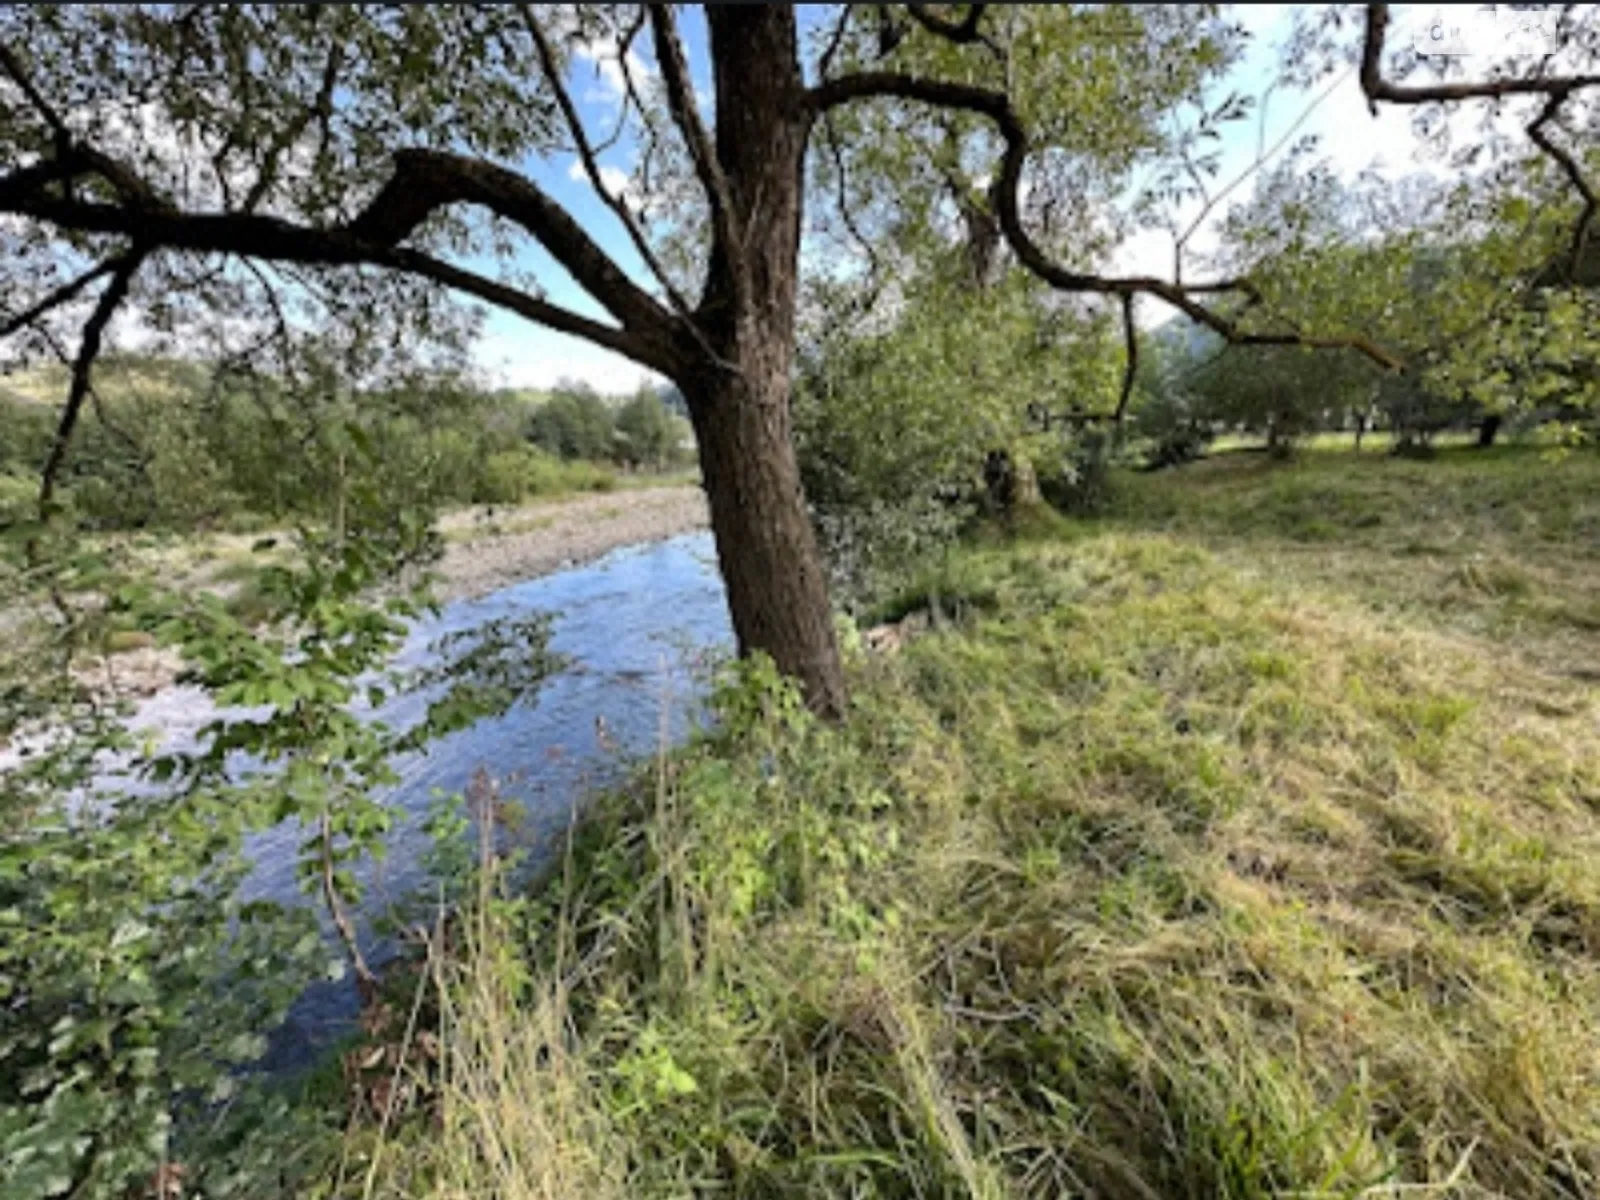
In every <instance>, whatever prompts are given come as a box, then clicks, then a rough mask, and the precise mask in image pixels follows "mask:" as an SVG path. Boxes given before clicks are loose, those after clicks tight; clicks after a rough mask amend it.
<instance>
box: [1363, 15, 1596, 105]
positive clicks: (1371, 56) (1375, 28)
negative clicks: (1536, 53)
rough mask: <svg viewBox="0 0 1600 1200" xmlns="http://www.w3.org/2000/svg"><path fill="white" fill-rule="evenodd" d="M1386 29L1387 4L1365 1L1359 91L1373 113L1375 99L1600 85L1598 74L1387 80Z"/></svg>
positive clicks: (1478, 96) (1550, 91)
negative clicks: (1415, 82) (1453, 80)
mask: <svg viewBox="0 0 1600 1200" xmlns="http://www.w3.org/2000/svg"><path fill="white" fill-rule="evenodd" d="M1388 32H1389V6H1388V5H1387V4H1369V5H1367V28H1366V39H1365V41H1364V42H1363V44H1362V48H1361V91H1362V93H1363V94H1364V95H1365V96H1366V97H1367V104H1368V106H1369V107H1370V108H1371V110H1372V113H1373V115H1374V116H1376V115H1377V112H1378V101H1379V100H1387V101H1389V102H1390V103H1392V104H1427V103H1429V102H1430V101H1435V100H1493V99H1498V98H1499V97H1502V96H1551V95H1555V94H1556V93H1558V92H1560V93H1567V94H1570V93H1571V92H1573V91H1576V90H1577V89H1578V88H1584V87H1594V86H1596V85H1600V75H1567V76H1558V75H1556V76H1531V77H1528V78H1523V79H1487V80H1481V81H1478V82H1475V83H1439V84H1430V85H1425V86H1421V87H1417V86H1411V85H1406V84H1400V83H1391V82H1390V81H1388V80H1387V79H1385V78H1384V77H1383V43H1384V39H1385V37H1386V36H1387V35H1388Z"/></svg>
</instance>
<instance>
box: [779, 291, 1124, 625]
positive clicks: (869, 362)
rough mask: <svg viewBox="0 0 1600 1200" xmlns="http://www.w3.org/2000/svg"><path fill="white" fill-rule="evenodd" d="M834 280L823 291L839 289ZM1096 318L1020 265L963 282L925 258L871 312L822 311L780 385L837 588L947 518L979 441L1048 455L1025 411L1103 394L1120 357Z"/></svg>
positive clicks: (976, 477)
mask: <svg viewBox="0 0 1600 1200" xmlns="http://www.w3.org/2000/svg"><path fill="white" fill-rule="evenodd" d="M848 301H849V297H848V296H825V297H823V298H822V303H823V304H824V305H845V304H846V303H848ZM1109 337H1110V334H1109V330H1108V328H1107V327H1106V325H1105V323H1104V322H1103V321H1098V320H1095V319H1094V318H1092V317H1088V316H1085V315H1083V314H1080V313H1077V312H1075V311H1073V310H1071V309H1068V308H1065V307H1063V306H1061V305H1059V304H1057V303H1055V302H1054V301H1053V298H1052V297H1051V296H1050V294H1049V293H1048V292H1045V291H1043V290H1042V289H1040V288H1039V287H1038V285H1036V284H1034V283H1032V282H1031V281H1029V280H1028V279H1027V277H1026V276H1025V275H1023V274H1022V273H1021V272H1010V273H1008V274H1007V275H1006V276H1005V277H1004V278H1003V279H1002V280H1000V281H999V282H997V283H996V284H995V285H994V286H993V287H991V288H987V289H983V290H981V291H980V290H975V289H973V288H972V287H971V286H970V284H969V283H968V282H966V281H965V280H964V279H963V278H962V277H961V275H960V271H959V268H958V267H957V268H952V267H951V265H950V264H945V266H944V267H943V268H939V269H935V268H930V271H929V273H928V276H927V277H926V278H925V279H924V280H923V281H921V282H920V283H919V284H918V285H917V286H915V287H911V286H908V287H907V288H906V289H905V290H904V294H903V296H902V298H901V302H900V304H899V306H898V310H897V311H895V312H894V314H893V319H892V321H891V320H889V319H887V318H886V319H884V320H883V321H881V322H880V323H879V327H878V328H876V329H874V328H872V327H870V326H869V327H867V328H862V327H861V326H860V325H859V324H856V325H841V326H837V327H830V326H823V327H822V328H819V329H818V330H816V331H815V335H814V338H813V340H812V341H810V342H809V343H808V344H807V345H806V347H805V350H804V353H803V355H802V360H801V374H800V380H799V384H798V386H797V389H796V396H795V436H796V440H797V443H798V454H799V456H800V466H801V476H802V479H803V480H804V483H805V487H806V496H807V498H808V500H809V501H810V503H811V505H812V508H813V511H814V513H815V514H816V519H817V522H818V524H819V527H820V528H821V530H822V533H823V537H824V543H825V546H826V547H827V549H828V553H829V557H830V560H831V562H832V563H833V565H834V569H835V571H836V574H838V576H839V582H840V584H841V585H842V586H843V587H844V592H845V594H846V595H847V596H848V595H849V593H850V592H851V591H852V590H859V589H860V588H861V587H862V586H864V585H865V584H866V580H867V576H869V575H870V574H872V573H873V572H875V571H883V570H890V571H892V570H894V569H897V568H900V567H903V566H904V565H905V564H906V563H907V562H909V561H911V558H912V557H913V556H915V555H918V554H920V553H922V552H923V551H924V550H925V549H926V548H928V547H931V546H936V545H938V544H940V543H941V542H943V541H948V539H949V537H950V536H951V535H952V534H953V533H954V532H955V531H956V530H957V529H958V528H959V527H960V523H961V522H962V521H963V520H964V519H965V516H966V515H968V514H969V513H970V512H971V509H972V506H973V504H974V502H975V500H976V498H977V496H978V494H979V493H980V491H981V488H982V480H983V467H984V462H985V459H986V458H987V456H988V455H989V453H990V452H991V451H994V450H1004V451H1006V452H1008V453H1009V454H1010V456H1011V457H1012V458H1013V459H1015V460H1020V461H1023V462H1031V461H1034V460H1038V462H1039V465H1040V467H1041V469H1042V470H1051V471H1053V470H1054V469H1055V468H1056V466H1057V462H1056V459H1057V457H1058V456H1059V455H1060V454H1061V452H1062V451H1061V446H1060V443H1059V442H1058V440H1057V439H1056V438H1053V437H1040V436H1038V435H1037V425H1036V423H1035V422H1033V421H1032V420H1031V419H1030V417H1029V413H1030V411H1031V410H1034V409H1037V408H1043V409H1045V410H1047V411H1061V410H1065V409H1067V408H1069V407H1071V408H1076V409H1078V410H1080V411H1088V412H1105V411H1109V410H1110V409H1111V408H1112V407H1114V405H1115V403H1116V400H1115V395H1116V391H1115V389H1116V387H1117V372H1118V369H1119V364H1118V362H1117V361H1116V357H1115V351H1113V350H1112V349H1111V345H1110V341H1109Z"/></svg>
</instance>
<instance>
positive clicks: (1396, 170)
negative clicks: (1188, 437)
mask: <svg viewBox="0 0 1600 1200" xmlns="http://www.w3.org/2000/svg"><path fill="white" fill-rule="evenodd" d="M825 7H826V6H819V5H809V6H802V15H801V27H802V33H804V31H805V30H807V29H808V28H811V27H813V26H814V25H815V23H816V22H817V20H818V19H819V16H820V15H821V14H820V13H819V11H818V10H821V9H824V8H825ZM1479 7H1480V10H1482V9H1485V8H1492V7H1493V6H1479ZM1292 8H1293V6H1291V5H1281V4H1280V5H1251V6H1239V7H1238V8H1236V9H1235V10H1234V12H1233V15H1234V17H1235V18H1236V19H1238V20H1240V21H1241V22H1242V23H1243V24H1244V25H1245V27H1246V28H1247V29H1248V30H1249V31H1250V33H1251V34H1252V41H1251V44H1250V46H1251V48H1250V50H1249V52H1248V53H1247V54H1246V56H1245V58H1244V60H1243V61H1242V62H1241V63H1240V64H1238V66H1237V67H1236V68H1235V69H1234V70H1233V72H1231V73H1230V75H1229V77H1228V79H1227V80H1226V82H1224V83H1223V84H1222V85H1221V87H1222V88H1223V89H1230V88H1231V89H1233V90H1237V91H1239V92H1241V93H1243V94H1245V95H1250V96H1255V97H1257V98H1258V99H1259V97H1261V96H1262V94H1263V93H1264V92H1266V91H1267V89H1268V88H1269V85H1270V84H1271V83H1272V81H1273V78H1274V76H1275V75H1276V71H1277V66H1278V60H1279V49H1280V46H1281V43H1282V41H1283V39H1284V38H1285V37H1286V36H1287V35H1288V32H1289V30H1290V28H1291V23H1292ZM1501 8H1502V9H1504V6H1501ZM1471 11H1472V10H1469V9H1466V8H1464V7H1462V6H1455V7H1452V8H1450V9H1448V10H1446V9H1441V8H1439V7H1437V6H1425V5H1407V6H1397V8H1396V12H1395V21H1394V25H1393V26H1392V29H1391V41H1390V45H1391V46H1396V45H1399V44H1401V43H1402V42H1408V41H1411V40H1412V39H1413V38H1416V37H1419V36H1423V35H1425V33H1426V32H1428V31H1432V30H1434V29H1435V28H1436V27H1437V26H1439V25H1440V23H1441V20H1442V21H1445V22H1448V29H1446V30H1444V32H1446V33H1447V34H1448V35H1449V36H1450V37H1452V38H1453V39H1455V40H1454V41H1453V42H1452V43H1451V45H1452V48H1453V49H1454V50H1455V51H1458V52H1464V53H1466V54H1467V55H1468V56H1469V57H1468V58H1467V60H1466V61H1467V62H1468V63H1469V64H1470V62H1471V61H1472V57H1473V56H1477V55H1479V54H1481V53H1483V52H1485V51H1488V50H1490V49H1492V48H1494V47H1496V46H1500V45H1503V44H1504V42H1503V38H1504V36H1505V35H1506V34H1507V32H1508V31H1507V29H1506V27H1505V25H1504V21H1503V18H1499V19H1500V22H1501V23H1500V24H1496V20H1497V18H1494V17H1491V16H1490V15H1489V14H1488V13H1487V12H1486V11H1479V12H1478V13H1477V14H1476V17H1475V19H1473V18H1472V17H1467V18H1465V19H1463V15H1464V14H1468V13H1470V12H1471ZM680 22H681V25H682V36H683V41H684V43H685V50H686V53H687V54H688V57H689V66H690V71H691V74H692V76H693V77H694V83H695V86H696V88H697V90H698V92H699V94H700V96H701V97H702V98H706V97H708V96H709V95H710V90H711V88H710V78H709V65H710V64H709V61H708V59H707V54H706V51H705V27H704V22H703V19H702V18H701V16H700V14H699V13H698V12H697V11H696V10H695V9H693V8H686V9H684V10H682V15H681V16H680ZM1535 32H1536V31H1535ZM1353 36H1358V34H1356V35H1353ZM646 40H647V39H644V38H641V39H640V44H641V46H643V44H644V42H645V41H646ZM633 66H634V69H635V72H636V76H638V77H643V76H644V75H646V74H648V73H649V72H650V71H651V63H650V57H649V54H648V51H647V50H641V51H640V52H639V54H638V57H637V58H636V59H635V61H634V64H633ZM571 88H572V91H573V93H574V98H575V99H576V100H577V102H578V105H579V108H580V110H581V112H582V116H583V118H584V120H585V122H586V124H587V126H588V128H590V129H591V130H597V129H598V130H603V131H609V129H610V128H611V126H612V124H613V123H614V121H615V119H616V115H617V113H618V111H619V105H620V103H621V97H622V89H621V73H620V71H619V70H618V67H617V65H616V61H615V58H614V54H612V53H611V52H609V51H608V50H607V48H604V47H599V46H594V47H589V48H587V50H586V52H585V53H583V54H580V55H578V56H577V57H576V58H575V60H574V63H573V68H572V81H571ZM1261 111H1262V110H1261V109H1259V108H1258V110H1257V111H1256V113H1254V114H1253V115H1252V116H1251V117H1250V118H1248V119H1246V120H1242V121H1237V122H1233V123H1230V124H1229V125H1227V126H1225V133H1224V137H1223V140H1222V143H1221V152H1222V169H1221V171H1220V172H1219V174H1218V177H1217V178H1218V180H1219V181H1220V182H1221V183H1224V184H1225V183H1227V182H1229V181H1230V180H1232V179H1233V178H1234V177H1235V176H1237V175H1239V174H1240V173H1242V172H1244V171H1246V170H1247V169H1249V168H1250V167H1251V166H1252V164H1253V162H1254V160H1255V159H1256V158H1257V155H1258V149H1259V148H1260V147H1261V146H1266V147H1271V146H1272V145H1273V144H1274V143H1275V142H1277V141H1278V140H1279V139H1280V137H1282V135H1283V134H1284V133H1285V131H1287V130H1289V129H1290V128H1291V127H1292V126H1294V127H1295V129H1294V134H1295V137H1299V136H1300V135H1304V134H1316V135H1318V136H1319V139H1320V143H1321V144H1320V150H1319V153H1320V154H1321V155H1323V156H1325V157H1326V158H1327V159H1328V160H1330V161H1331V162H1332V163H1333V165H1334V166H1335V167H1336V169H1337V170H1338V171H1339V173H1340V174H1341V175H1342V176H1344V177H1345V178H1347V179H1353V178H1354V177H1355V176H1357V175H1358V174H1360V173H1361V172H1363V171H1367V170H1371V171H1375V172H1377V173H1379V174H1381V175H1384V176H1388V177H1399V176H1401V175H1404V174H1407V173H1409V172H1411V171H1413V170H1417V169H1424V168H1426V166H1427V165H1428V155H1427V151H1426V148H1425V146H1424V144H1423V143H1422V141H1421V140H1420V139H1419V138H1418V137H1417V136H1416V135H1415V134H1414V133H1413V132H1412V119H1413V115H1414V114H1413V110H1412V109H1409V108H1406V107H1402V106H1396V105H1380V106H1379V110H1378V113H1377V115H1376V116H1374V115H1373V114H1372V113H1371V112H1370V111H1369V110H1368V107H1367V104H1366V100H1365V98H1364V97H1363V96H1362V95H1361V90H1360V87H1359V85H1358V83H1357V80H1356V77H1355V73H1354V71H1353V70H1352V71H1349V72H1347V73H1345V74H1344V75H1342V76H1339V77H1336V78H1335V79H1334V80H1333V81H1331V82H1329V83H1324V84H1323V85H1320V86H1319V87H1318V88H1317V89H1314V90H1313V91H1312V92H1311V93H1309V94H1307V93H1297V92H1291V91H1288V90H1286V89H1278V90H1276V91H1273V92H1271V94H1270V95H1269V96H1268V99H1267V103H1266V105H1265V106H1264V111H1265V120H1264V122H1263V121H1262V119H1261V115H1260V114H1261ZM1460 116H1461V118H1462V119H1463V120H1468V119H1471V114H1469V113H1465V112H1464V113H1462V114H1460ZM1297 123H1298V125H1297ZM1291 140H1292V139H1291ZM630 150H631V147H630V146H629V144H628V143H627V142H626V141H623V142H622V143H620V144H619V145H618V146H617V147H616V149H615V150H613V151H612V152H611V153H609V154H607V155H604V156H602V160H601V161H602V164H603V173H604V174H605V175H606V176H607V178H608V180H609V181H610V182H612V183H615V184H621V183H623V182H624V181H625V180H626V178H627V171H628V168H629V165H630V163H629V154H630ZM530 170H531V173H532V175H533V176H534V178H535V179H536V181H537V182H538V183H539V184H540V185H541V186H542V187H544V188H545V189H546V190H547V191H548V192H549V193H550V195H551V196H552V197H553V198H554V199H556V200H557V201H559V202H561V203H562V204H564V205H566V206H567V207H568V209H569V211H570V212H571V213H572V214H573V216H574V217H576V218H577V219H578V221H579V222H580V223H582V224H583V226H584V227H585V228H586V229H587V230H589V232H590V234H591V235H592V236H594V237H595V238H596V240H597V241H598V242H599V243H600V245H601V246H602V247H603V248H604V249H606V250H607V251H608V252H610V253H611V254H612V255H613V257H614V258H615V259H616V260H617V261H618V262H619V263H620V264H621V265H623V266H624V268H625V269H628V270H630V271H631V272H633V273H634V274H635V276H636V277H637V278H641V279H642V278H644V273H643V270H642V264H641V263H640V262H639V260H638V257H637V255H636V254H635V253H634V251H633V248H632V246H631V245H629V243H628V241H627V237H626V235H625V234H624V232H623V230H622V228H621V226H620V224H619V223H618V221H617V220H616V218H615V217H614V215H613V214H611V213H610V212H609V211H608V210H607V209H606V208H605V207H604V206H603V204H602V203H601V201H600V200H599V198H598V197H597V196H596V195H595V192H594V190H593V188H592V187H591V186H590V185H589V182H588V180H587V178H586V177H585V176H584V173H583V171H582V169H581V167H580V166H579V164H578V162H577V160H576V158H575V157H571V156H568V157H565V158H561V159H556V160H551V161H543V162H538V163H535V164H532V165H531V168H530ZM1250 190H1251V183H1250V181H1249V179H1248V178H1247V179H1246V180H1245V181H1244V182H1243V183H1241V184H1240V185H1239V186H1238V187H1237V188H1236V189H1235V191H1234V192H1233V193H1232V194H1231V196H1230V198H1229V200H1228V201H1225V202H1223V203H1220V204H1218V205H1217V206H1216V208H1215V209H1214V210H1213V212H1212V213H1211V215H1210V216H1209V218H1208V219H1207V222H1206V224H1205V226H1203V227H1202V230H1201V231H1200V232H1199V233H1198V234H1197V235H1196V236H1195V238H1194V239H1192V241H1191V242H1190V247H1191V249H1192V250H1193V251H1201V252H1203V251H1204V250H1205V249H1206V247H1207V245H1208V242H1209V244H1214V238H1208V236H1207V233H1208V231H1210V230H1214V229H1215V228H1216V227H1217V226H1218V224H1219V223H1220V221H1221V219H1222V218H1223V217H1224V216H1225V215H1226V212H1227V209H1228V207H1229V205H1230V204H1231V203H1232V201H1233V200H1235V199H1240V200H1242V199H1245V198H1247V197H1248V196H1249V194H1250ZM1192 211H1193V209H1192V208H1191V210H1190V212H1191V213H1192ZM1182 215H1183V217H1184V219H1185V221H1186V220H1187V219H1188V215H1189V214H1182ZM519 266H522V267H531V268H534V269H535V270H537V272H538V276H539V278H540V279H541V281H543V282H544V284H545V287H546V289H547V293H548V295H549V298H550V299H551V300H552V301H554V302H556V303H558V304H562V305H565V306H567V307H570V308H572V309H575V310H576V311H579V312H582V313H585V314H587V315H591V316H596V317H603V316H604V313H603V311H602V310H601V309H600V308H599V306H598V305H597V304H596V303H595V302H594V301H593V300H592V299H590V298H589V297H588V296H587V295H586V294H585V293H584V292H583V291H582V290H581V289H579V288H578V287H577V286H576V284H574V283H573V282H572V281H571V280H570V279H569V278H567V277H566V276H565V274H564V273H563V272H562V271H561V270H560V269H559V268H558V267H557V266H556V265H555V264H554V262H553V261H552V260H550V258H549V257H548V256H547V255H545V254H544V253H543V252H542V251H540V250H538V249H537V248H536V247H535V248H532V249H530V250H529V251H528V252H527V254H526V256H525V257H524V258H522V259H521V260H519ZM1102 269H1103V270H1105V271H1107V272H1115V273H1118V274H1153V275H1157V276H1160V277H1163V278H1170V277H1171V269H1172V237H1171V235H1170V234H1169V233H1167V232H1166V231H1164V230H1150V231H1144V232H1141V233H1139V234H1136V235H1135V236H1133V237H1132V238H1130V239H1129V240H1128V241H1127V242H1125V243H1124V244H1123V245H1122V246H1121V247H1120V248H1119V249H1118V250H1117V251H1116V252H1115V253H1114V254H1113V255H1112V256H1111V258H1110V259H1109V260H1108V261H1107V262H1106V263H1105V264H1103V266H1102ZM1170 315H1171V314H1170V311H1169V310H1167V309H1166V308H1165V307H1164V306H1162V305H1160V304H1159V303H1158V302H1155V301H1151V300H1144V301H1143V302H1142V303H1141V307H1140V310H1139V320H1140V323H1141V324H1142V325H1144V326H1146V327H1149V326H1152V325H1154V324H1158V323H1160V322H1162V321H1164V320H1166V319H1168V317H1169V316H1170ZM477 361H478V363H479V365H480V367H481V368H482V369H483V370H484V371H485V372H486V373H487V374H489V376H490V377H491V378H492V379H494V380H495V381H497V382H500V383H502V384H505V385H507V386H513V387H547V386H549V385H550V384H553V383H554V382H556V381H557V380H558V379H561V378H564V377H565V378H572V379H578V380H583V381H586V382H588V383H589V384H591V385H592V386H593V387H595V388H596V389H598V390H600V391H602V392H608V393H618V392H628V391H632V390H633V389H635V388H636V387H637V386H638V385H639V384H640V383H642V382H645V381H648V380H651V379H653V378H654V377H653V376H652V375H651V373H650V372H648V371H647V370H646V369H645V368H643V367H640V366H638V365H637V364H635V363H632V362H630V361H629V360H627V359H625V358H622V357H621V356H619V355H616V354H613V353H610V352H609V351H606V350H602V349H600V348H598V347H596V346H594V345H592V344H590V343H588V342H585V341H583V340H581V339H577V338H572V337H568V336H566V335H563V334H558V333H555V332H552V331H551V330H548V329H545V328H543V327H540V326H536V325H533V324H531V323H529V322H527V321H524V320H522V319H521V318H519V317H516V316H514V315H511V314H508V313H505V312H498V311H494V312H491V313H490V314H489V316H488V319H487V321H486V323H485V327H484V333H483V337H482V340H481V342H480V345H479V347H478V353H477Z"/></svg>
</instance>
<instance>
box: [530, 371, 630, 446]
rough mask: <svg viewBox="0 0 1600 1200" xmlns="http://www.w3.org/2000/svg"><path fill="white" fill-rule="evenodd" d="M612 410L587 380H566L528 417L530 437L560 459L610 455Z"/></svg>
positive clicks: (612, 443)
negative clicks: (585, 381) (573, 381)
mask: <svg viewBox="0 0 1600 1200" xmlns="http://www.w3.org/2000/svg"><path fill="white" fill-rule="evenodd" d="M615 433H616V431H615V428H614V426H613V423H612V416H611V410H610V409H608V408H607V407H606V403H605V401H604V400H602V399H601V398H600V396H599V395H598V394H597V393H596V392H595V390H594V389H593V388H592V387H590V386H589V385H588V384H586V383H572V382H568V381H566V380H563V381H562V382H561V383H559V384H557V385H556V387H555V390H554V391H553V392H552V393H551V395H550V398H549V399H548V400H546V401H545V402H544V403H543V404H542V405H540V406H539V407H538V408H536V409H535V410H534V411H533V415H532V416H531V417H529V419H528V440H529V441H530V442H532V443H533V444H534V445H536V446H540V447H542V448H543V449H545V450H548V451H549V452H550V453H551V454H554V455H557V456H559V457H561V458H566V459H573V458H595V459H599V458H609V457H611V454H612V451H613V447H614V441H615Z"/></svg>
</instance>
